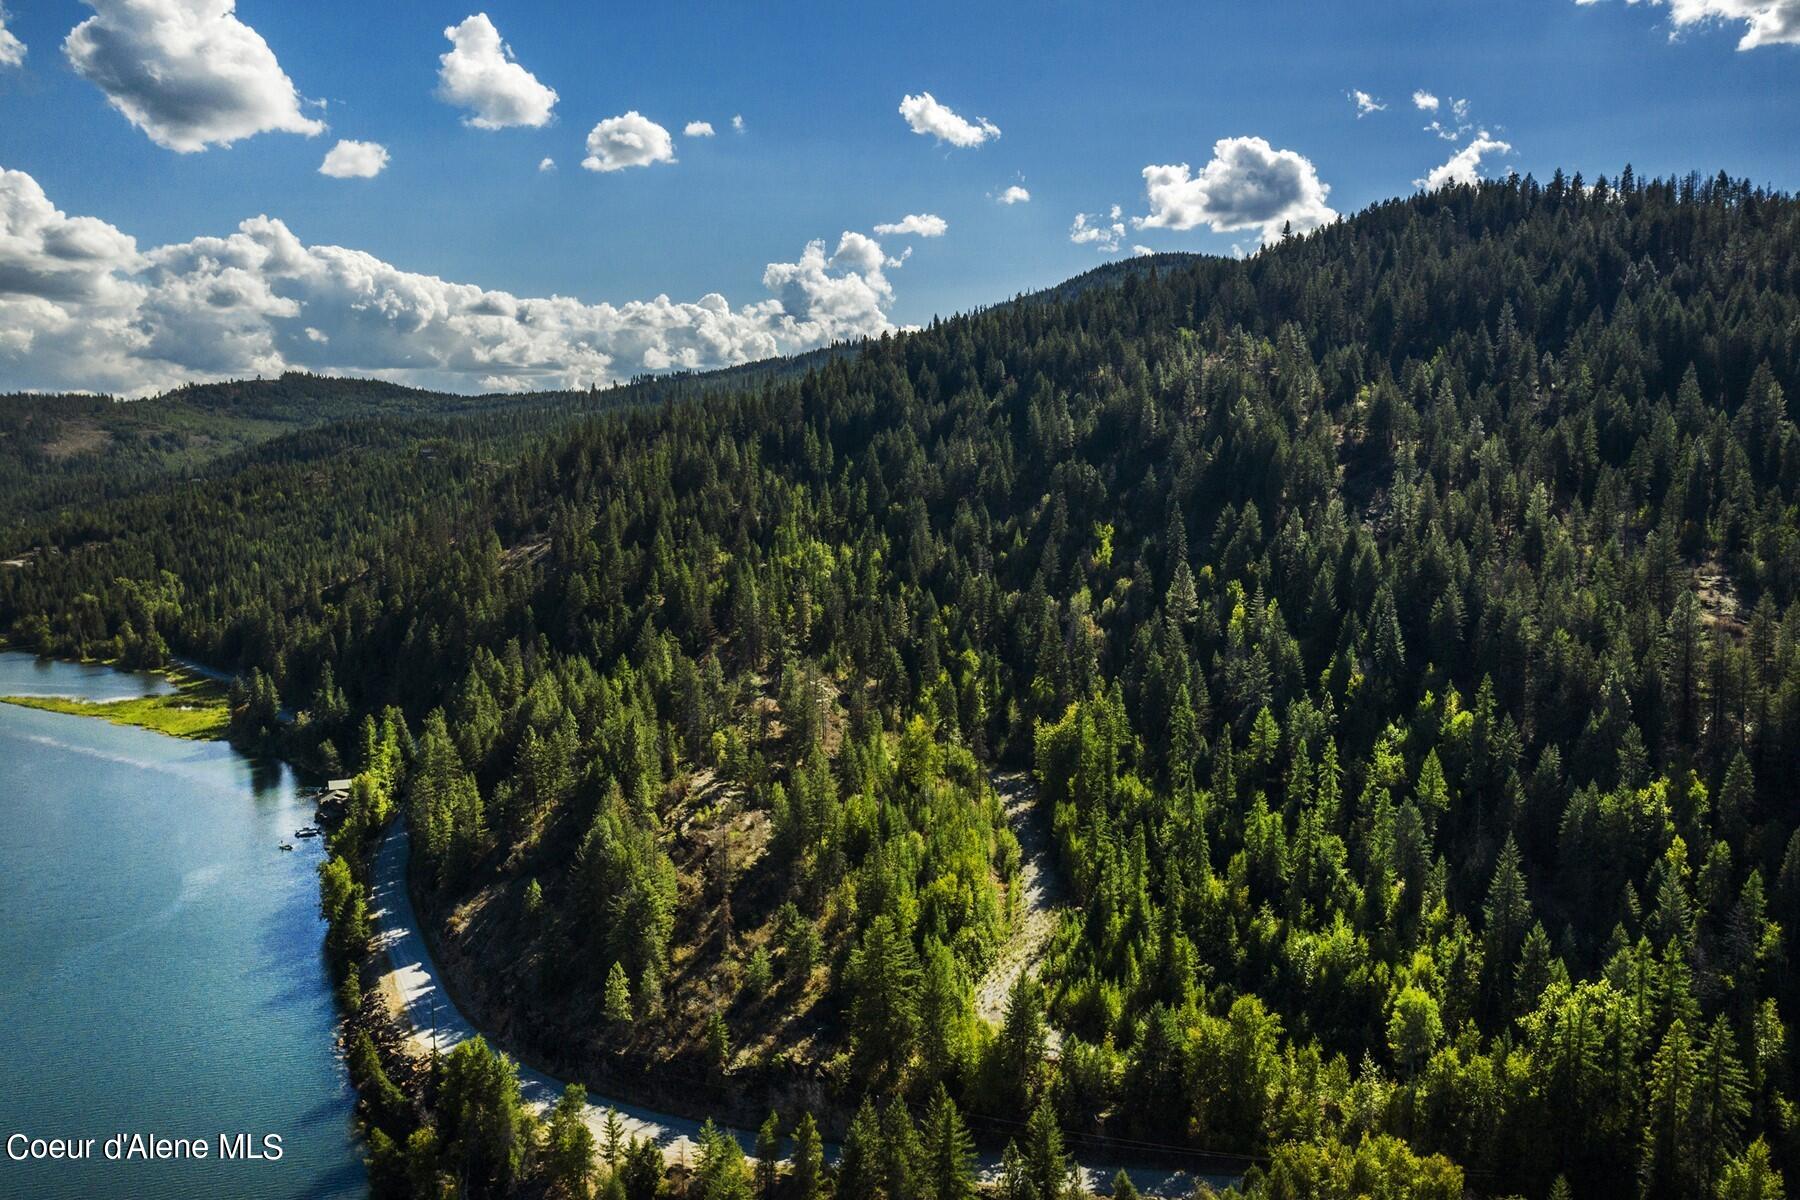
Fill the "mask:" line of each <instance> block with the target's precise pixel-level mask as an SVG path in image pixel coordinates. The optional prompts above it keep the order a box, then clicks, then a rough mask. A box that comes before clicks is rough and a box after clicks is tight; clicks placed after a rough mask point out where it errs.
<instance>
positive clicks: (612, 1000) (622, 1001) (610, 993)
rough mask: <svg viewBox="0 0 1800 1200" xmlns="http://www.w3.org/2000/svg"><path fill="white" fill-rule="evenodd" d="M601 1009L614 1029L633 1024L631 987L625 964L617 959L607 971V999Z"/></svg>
mask: <svg viewBox="0 0 1800 1200" xmlns="http://www.w3.org/2000/svg"><path fill="white" fill-rule="evenodd" d="M601 1011H602V1015H603V1016H604V1017H605V1018H606V1023H607V1024H608V1025H611V1026H612V1027H613V1028H614V1029H623V1028H624V1027H625V1026H627V1025H630V1024H631V1015H632V1014H631V987H630V985H629V984H628V983H626V981H625V965H624V964H623V963H621V962H619V961H618V960H616V959H615V960H614V961H613V965H612V969H611V970H609V971H607V973H606V999H605V1001H604V1004H603V1006H602V1010H601Z"/></svg>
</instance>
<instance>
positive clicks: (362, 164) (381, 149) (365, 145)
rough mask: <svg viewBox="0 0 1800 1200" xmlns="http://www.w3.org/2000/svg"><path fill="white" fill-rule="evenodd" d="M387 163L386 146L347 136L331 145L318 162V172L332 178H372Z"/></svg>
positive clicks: (379, 172)
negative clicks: (322, 158)
mask: <svg viewBox="0 0 1800 1200" xmlns="http://www.w3.org/2000/svg"><path fill="white" fill-rule="evenodd" d="M387 165H388V152H387V147H386V146H383V145H382V144H381V143H380V142H354V141H351V140H349V139H348V138H346V139H344V140H342V141H340V142H339V143H338V144H337V145H335V146H333V147H332V148H331V149H330V150H329V151H328V152H327V153H326V155H325V161H324V162H322V163H320V164H319V174H321V175H329V176H331V177H332V178H333V179H373V178H375V176H377V175H379V174H381V172H382V170H383V169H384V168H386V166H387Z"/></svg>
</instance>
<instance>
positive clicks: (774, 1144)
mask: <svg viewBox="0 0 1800 1200" xmlns="http://www.w3.org/2000/svg"><path fill="white" fill-rule="evenodd" d="M780 1173H781V1118H780V1117H779V1116H777V1115H776V1114H775V1113H774V1112H773V1111H771V1112H770V1113H769V1115H768V1117H767V1118H765V1119H764V1121H763V1123H762V1126H761V1128H759V1129H758V1130H757V1131H756V1194H757V1195H758V1196H760V1197H762V1200H773V1197H774V1195H775V1185H776V1182H777V1180H778V1178H779V1177H780Z"/></svg>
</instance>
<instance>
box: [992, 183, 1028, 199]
mask: <svg viewBox="0 0 1800 1200" xmlns="http://www.w3.org/2000/svg"><path fill="white" fill-rule="evenodd" d="M997 199H998V200H999V201H1000V203H1002V204H1030V203H1031V193H1030V192H1028V191H1026V190H1025V189H1024V188H1022V187H1020V186H1019V185H1018V184H1016V183H1015V184H1013V185H1012V186H1011V187H1009V188H1007V189H1006V190H1005V191H1004V192H1001V193H1000V195H999V196H998V197H997Z"/></svg>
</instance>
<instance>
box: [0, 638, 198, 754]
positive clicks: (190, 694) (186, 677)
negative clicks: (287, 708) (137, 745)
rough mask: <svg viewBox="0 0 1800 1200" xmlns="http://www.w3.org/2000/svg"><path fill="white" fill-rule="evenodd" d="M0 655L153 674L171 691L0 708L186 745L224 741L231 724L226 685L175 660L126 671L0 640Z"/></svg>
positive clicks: (32, 698) (19, 701)
mask: <svg viewBox="0 0 1800 1200" xmlns="http://www.w3.org/2000/svg"><path fill="white" fill-rule="evenodd" d="M0 651H11V652H13V653H17V654H29V655H32V656H33V657H34V658H37V659H39V660H41V661H47V662H61V663H70V664H72V665H75V666H83V667H108V668H110V669H112V670H114V671H117V672H118V673H120V674H122V675H151V676H155V677H157V678H159V679H163V680H166V681H167V682H168V683H169V684H170V685H171V686H172V687H173V688H174V690H173V691H170V692H162V693H158V694H155V695H149V696H118V697H112V698H108V699H104V700H91V699H85V698H82V697H78V696H56V695H43V696H39V695H16V696H0V704H13V705H17V706H19V707H20V708H30V709H36V710H37V711H39V712H54V713H63V714H65V715H67V716H74V717H92V718H97V719H99V720H102V721H106V722H108V723H110V724H113V725H125V726H131V727H134V728H138V729H148V730H150V731H152V732H154V733H161V734H164V735H166V736H168V737H173V738H181V739H183V740H184V741H195V742H220V741H225V740H226V734H227V730H228V728H229V725H230V721H231V710H230V706H229V704H228V702H227V692H226V685H225V683H223V682H222V681H220V680H218V679H216V678H213V677H211V676H209V675H208V674H206V673H205V672H203V671H200V670H197V669H195V668H193V667H190V666H189V665H187V664H184V663H180V662H176V663H172V664H170V665H167V666H163V667H126V666H121V665H120V664H119V663H118V662H117V661H115V660H111V659H71V658H59V657H57V656H55V655H48V654H36V653H35V652H33V651H31V650H25V649H21V648H19V647H17V646H14V645H12V644H11V643H9V642H6V641H3V640H0Z"/></svg>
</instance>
